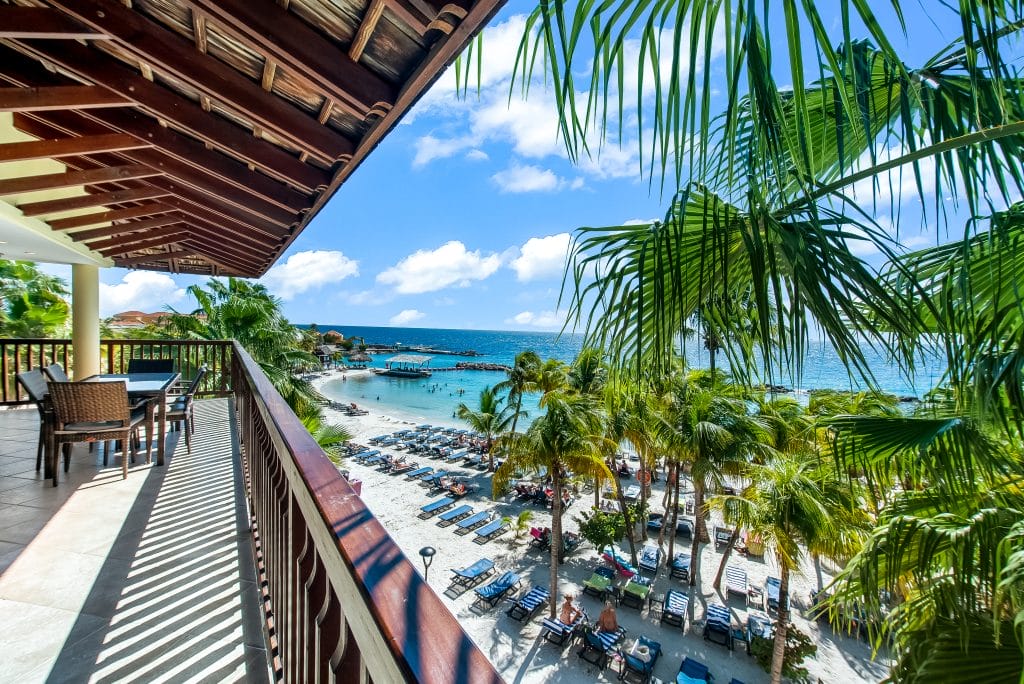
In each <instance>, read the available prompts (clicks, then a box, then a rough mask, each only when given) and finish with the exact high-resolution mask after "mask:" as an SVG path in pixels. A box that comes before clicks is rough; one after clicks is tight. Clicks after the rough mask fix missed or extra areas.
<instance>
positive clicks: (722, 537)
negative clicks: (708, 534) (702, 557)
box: [715, 525, 733, 551]
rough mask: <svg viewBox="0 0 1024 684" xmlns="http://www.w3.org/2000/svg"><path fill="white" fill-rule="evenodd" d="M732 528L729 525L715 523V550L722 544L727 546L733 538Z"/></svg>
mask: <svg viewBox="0 0 1024 684" xmlns="http://www.w3.org/2000/svg"><path fill="white" fill-rule="evenodd" d="M732 532H733V531H732V529H730V528H728V527H720V526H719V525H715V550H716V551H717V550H718V549H719V547H721V546H727V545H728V544H729V540H730V539H732Z"/></svg>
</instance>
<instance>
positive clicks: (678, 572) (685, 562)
mask: <svg viewBox="0 0 1024 684" xmlns="http://www.w3.org/2000/svg"><path fill="white" fill-rule="evenodd" d="M670 574H671V575H672V577H678V578H680V579H682V580H689V579H690V554H688V553H677V554H676V555H675V557H674V558H673V559H672V570H671V572H670Z"/></svg>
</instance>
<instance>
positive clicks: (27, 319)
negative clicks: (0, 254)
mask: <svg viewBox="0 0 1024 684" xmlns="http://www.w3.org/2000/svg"><path fill="white" fill-rule="evenodd" d="M69 294H70V293H69V292H68V289H67V286H66V285H65V283H64V281H63V280H61V279H60V278H58V277H56V276H51V275H48V274H46V273H43V272H42V271H40V270H39V267H38V266H37V265H36V264H34V263H31V262H28V261H10V260H7V259H0V336H4V337H22V338H24V337H55V336H57V335H58V334H59V333H62V332H64V330H65V328H66V327H67V321H68V315H69V314H70V312H71V308H70V307H69V306H68V301H67V297H68V295H69Z"/></svg>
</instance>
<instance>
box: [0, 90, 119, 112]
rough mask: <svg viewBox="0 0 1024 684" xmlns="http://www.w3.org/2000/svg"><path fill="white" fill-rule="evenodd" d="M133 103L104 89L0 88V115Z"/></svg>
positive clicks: (107, 106)
mask: <svg viewBox="0 0 1024 684" xmlns="http://www.w3.org/2000/svg"><path fill="white" fill-rule="evenodd" d="M134 105H135V103H134V102H132V101H131V100H129V99H127V98H124V97H121V96H120V95H118V94H117V93H112V92H110V91H109V90H107V89H106V88H100V87H99V86H89V85H62V86H49V87H43V88H0V112H45V111H49V110H51V109H57V110H61V109H92V108H94V107H102V108H105V109H106V108H110V107H132V106H134Z"/></svg>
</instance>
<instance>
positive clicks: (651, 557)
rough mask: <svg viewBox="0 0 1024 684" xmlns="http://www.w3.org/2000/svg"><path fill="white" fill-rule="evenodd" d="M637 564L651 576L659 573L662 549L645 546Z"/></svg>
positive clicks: (650, 545)
mask: <svg viewBox="0 0 1024 684" xmlns="http://www.w3.org/2000/svg"><path fill="white" fill-rule="evenodd" d="M637 562H638V563H639V564H640V569H641V570H646V571H647V572H649V573H651V574H654V573H656V572H658V566H659V565H661V549H660V548H659V547H658V546H656V545H654V544H644V548H643V549H641V551H640V557H639V558H638V559H637Z"/></svg>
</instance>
